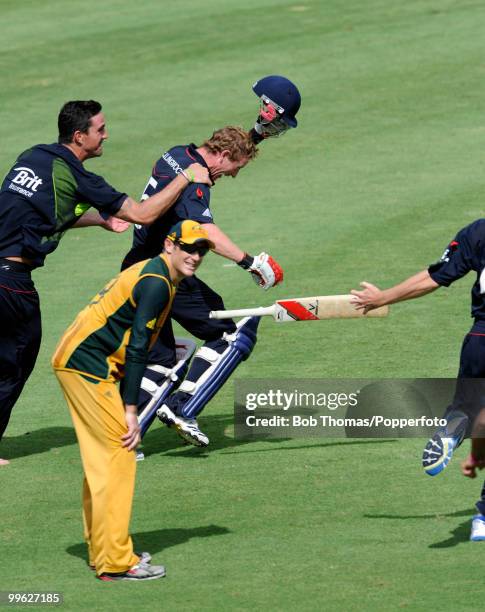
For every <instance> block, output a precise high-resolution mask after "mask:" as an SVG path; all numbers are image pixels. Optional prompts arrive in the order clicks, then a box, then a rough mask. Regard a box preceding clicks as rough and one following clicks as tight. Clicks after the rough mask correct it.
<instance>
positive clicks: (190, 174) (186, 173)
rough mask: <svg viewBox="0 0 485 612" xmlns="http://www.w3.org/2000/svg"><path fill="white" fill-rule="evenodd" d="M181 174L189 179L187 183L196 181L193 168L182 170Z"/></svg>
mask: <svg viewBox="0 0 485 612" xmlns="http://www.w3.org/2000/svg"><path fill="white" fill-rule="evenodd" d="M180 174H181V175H182V176H183V177H184V179H185V180H186V181H187V183H193V182H194V173H193V172H192V171H191V170H188V169H187V170H182V169H181V170H180Z"/></svg>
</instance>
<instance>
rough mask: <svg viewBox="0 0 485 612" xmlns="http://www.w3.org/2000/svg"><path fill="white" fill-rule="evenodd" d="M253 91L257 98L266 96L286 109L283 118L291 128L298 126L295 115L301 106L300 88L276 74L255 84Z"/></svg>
mask: <svg viewBox="0 0 485 612" xmlns="http://www.w3.org/2000/svg"><path fill="white" fill-rule="evenodd" d="M253 91H254V93H255V94H256V95H257V96H259V97H261V96H266V97H267V98H269V99H270V100H271V101H272V102H275V103H276V104H278V106H280V107H281V108H282V109H284V111H283V113H282V114H281V116H282V118H283V120H284V121H285V123H287V124H288V125H289V126H290V127H293V128H294V127H296V126H297V125H298V121H297V120H296V117H295V115H296V113H297V112H298V110H299V108H300V105H301V96H300V92H299V91H298V87H297V86H296V85H295V84H294V83H292V82H291V81H290V80H289V79H287V78H285V77H283V76H279V75H276V74H274V75H271V76H267V77H264V78H262V79H259V81H256V83H254V85H253Z"/></svg>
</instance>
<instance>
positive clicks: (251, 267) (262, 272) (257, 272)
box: [238, 253, 283, 290]
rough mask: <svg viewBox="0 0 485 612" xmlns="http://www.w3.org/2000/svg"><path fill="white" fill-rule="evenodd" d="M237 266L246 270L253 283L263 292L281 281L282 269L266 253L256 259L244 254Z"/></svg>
mask: <svg viewBox="0 0 485 612" xmlns="http://www.w3.org/2000/svg"><path fill="white" fill-rule="evenodd" d="M238 265H239V266H241V267H242V268H244V269H245V270H247V271H248V272H249V273H250V274H251V276H252V278H253V280H254V282H255V283H256V284H257V285H259V286H260V287H261V288H262V289H264V290H267V289H269V288H270V287H274V286H275V285H277V284H278V283H281V282H282V281H283V269H282V268H281V266H280V265H279V264H277V263H276V261H275V260H274V259H273V258H272V257H271V256H270V255H268V254H267V253H260V254H259V255H256V257H251V255H247V254H246V255H245V256H244V257H243V259H242V260H241V261H240V262H239V263H238Z"/></svg>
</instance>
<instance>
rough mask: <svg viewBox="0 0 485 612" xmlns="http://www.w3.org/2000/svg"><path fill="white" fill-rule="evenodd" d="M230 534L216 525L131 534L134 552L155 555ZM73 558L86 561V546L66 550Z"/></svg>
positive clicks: (79, 545) (227, 530)
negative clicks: (192, 540) (204, 539)
mask: <svg viewBox="0 0 485 612" xmlns="http://www.w3.org/2000/svg"><path fill="white" fill-rule="evenodd" d="M228 533H231V531H230V530H229V529H227V528H226V527H219V526H218V525H207V526H205V527H194V528H192V529H156V530H154V531H139V532H138V533H133V534H132V538H133V543H134V547H135V550H149V551H150V553H152V554H155V553H158V552H160V551H162V550H166V549H167V548H171V547H172V546H179V545H180V544H185V542H188V541H189V540H191V539H192V538H211V537H213V536H220V535H227V534H228ZM66 552H68V553H69V554H70V555H72V556H73V557H79V558H80V559H83V560H84V561H86V560H87V548H86V544H85V543H84V542H83V543H79V544H73V545H72V546H68V547H67V548H66Z"/></svg>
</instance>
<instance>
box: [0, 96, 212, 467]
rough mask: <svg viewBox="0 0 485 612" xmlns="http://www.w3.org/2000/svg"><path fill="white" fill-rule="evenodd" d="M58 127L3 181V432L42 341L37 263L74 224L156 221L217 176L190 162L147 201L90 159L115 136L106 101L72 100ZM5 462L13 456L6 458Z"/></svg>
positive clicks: (119, 227) (120, 225)
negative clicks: (116, 184) (94, 168)
mask: <svg viewBox="0 0 485 612" xmlns="http://www.w3.org/2000/svg"><path fill="white" fill-rule="evenodd" d="M58 128H59V137H58V142H57V143H55V144H49V145H44V144H41V145H36V146H33V147H32V148H30V149H28V150H27V151H24V152H23V153H22V154H21V155H20V156H19V157H18V159H17V161H16V162H15V163H14V164H13V166H12V168H11V169H10V170H9V172H8V173H7V175H6V177H5V179H4V181H3V184H2V186H1V189H0V439H1V437H2V435H3V433H4V431H5V429H6V427H7V424H8V421H9V418H10V413H11V411H12V408H13V406H14V404H15V402H16V401H17V399H18V397H19V395H20V393H21V391H22V389H23V387H24V385H25V383H26V381H27V379H28V377H29V376H30V373H31V372H32V369H33V367H34V364H35V361H36V358H37V354H38V351H39V347H40V340H41V319H40V308H39V296H38V295H37V292H36V290H35V287H34V284H33V282H32V278H31V271H32V270H33V269H34V268H38V267H40V266H43V265H44V260H45V257H46V256H47V255H48V254H49V253H52V251H54V250H55V249H56V248H57V245H58V244H59V240H60V239H61V237H62V235H63V234H64V232H65V231H66V230H68V229H70V228H73V227H85V226H88V225H100V226H102V227H104V228H105V229H109V230H112V231H118V232H119V231H123V230H125V229H127V227H128V226H129V223H126V222H130V221H131V222H135V223H151V222H153V221H154V220H155V219H156V218H157V217H158V216H159V215H160V214H163V213H164V212H166V211H167V210H168V208H169V207H170V206H171V205H172V204H173V203H174V201H175V200H176V198H177V197H179V195H180V194H181V193H182V191H183V190H184V189H185V188H186V187H187V185H188V184H189V183H190V182H191V181H197V183H210V182H211V181H210V179H209V177H208V172H207V169H206V168H205V167H203V166H201V165H200V164H197V163H195V164H191V165H188V166H187V167H186V169H185V172H183V173H180V174H179V175H178V176H177V177H175V179H174V180H173V181H172V182H171V183H170V185H169V186H168V187H167V189H164V190H163V192H159V193H154V195H153V198H149V199H147V200H146V201H145V202H144V203H143V206H140V204H139V202H136V201H135V200H133V199H132V198H130V197H129V196H127V195H126V193H122V192H120V191H117V190H116V189H114V188H113V187H112V186H111V185H109V184H108V183H107V182H106V181H105V180H104V179H103V178H102V177H101V176H98V175H96V174H93V173H92V172H88V171H87V170H86V169H85V168H84V166H83V162H84V161H86V160H87V159H90V158H93V157H100V156H101V155H102V153H103V143H104V141H105V140H106V139H107V138H108V132H107V129H106V121H105V117H104V114H103V113H102V108H101V104H100V103H99V102H96V101H94V100H87V101H72V102H67V103H66V104H65V105H64V106H63V107H62V109H61V111H60V113H59V117H58ZM91 207H93V208H94V210H92V211H89V212H87V211H88V209H89V208H91ZM2 464H3V465H5V464H8V461H7V460H2V459H0V465H2Z"/></svg>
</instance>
